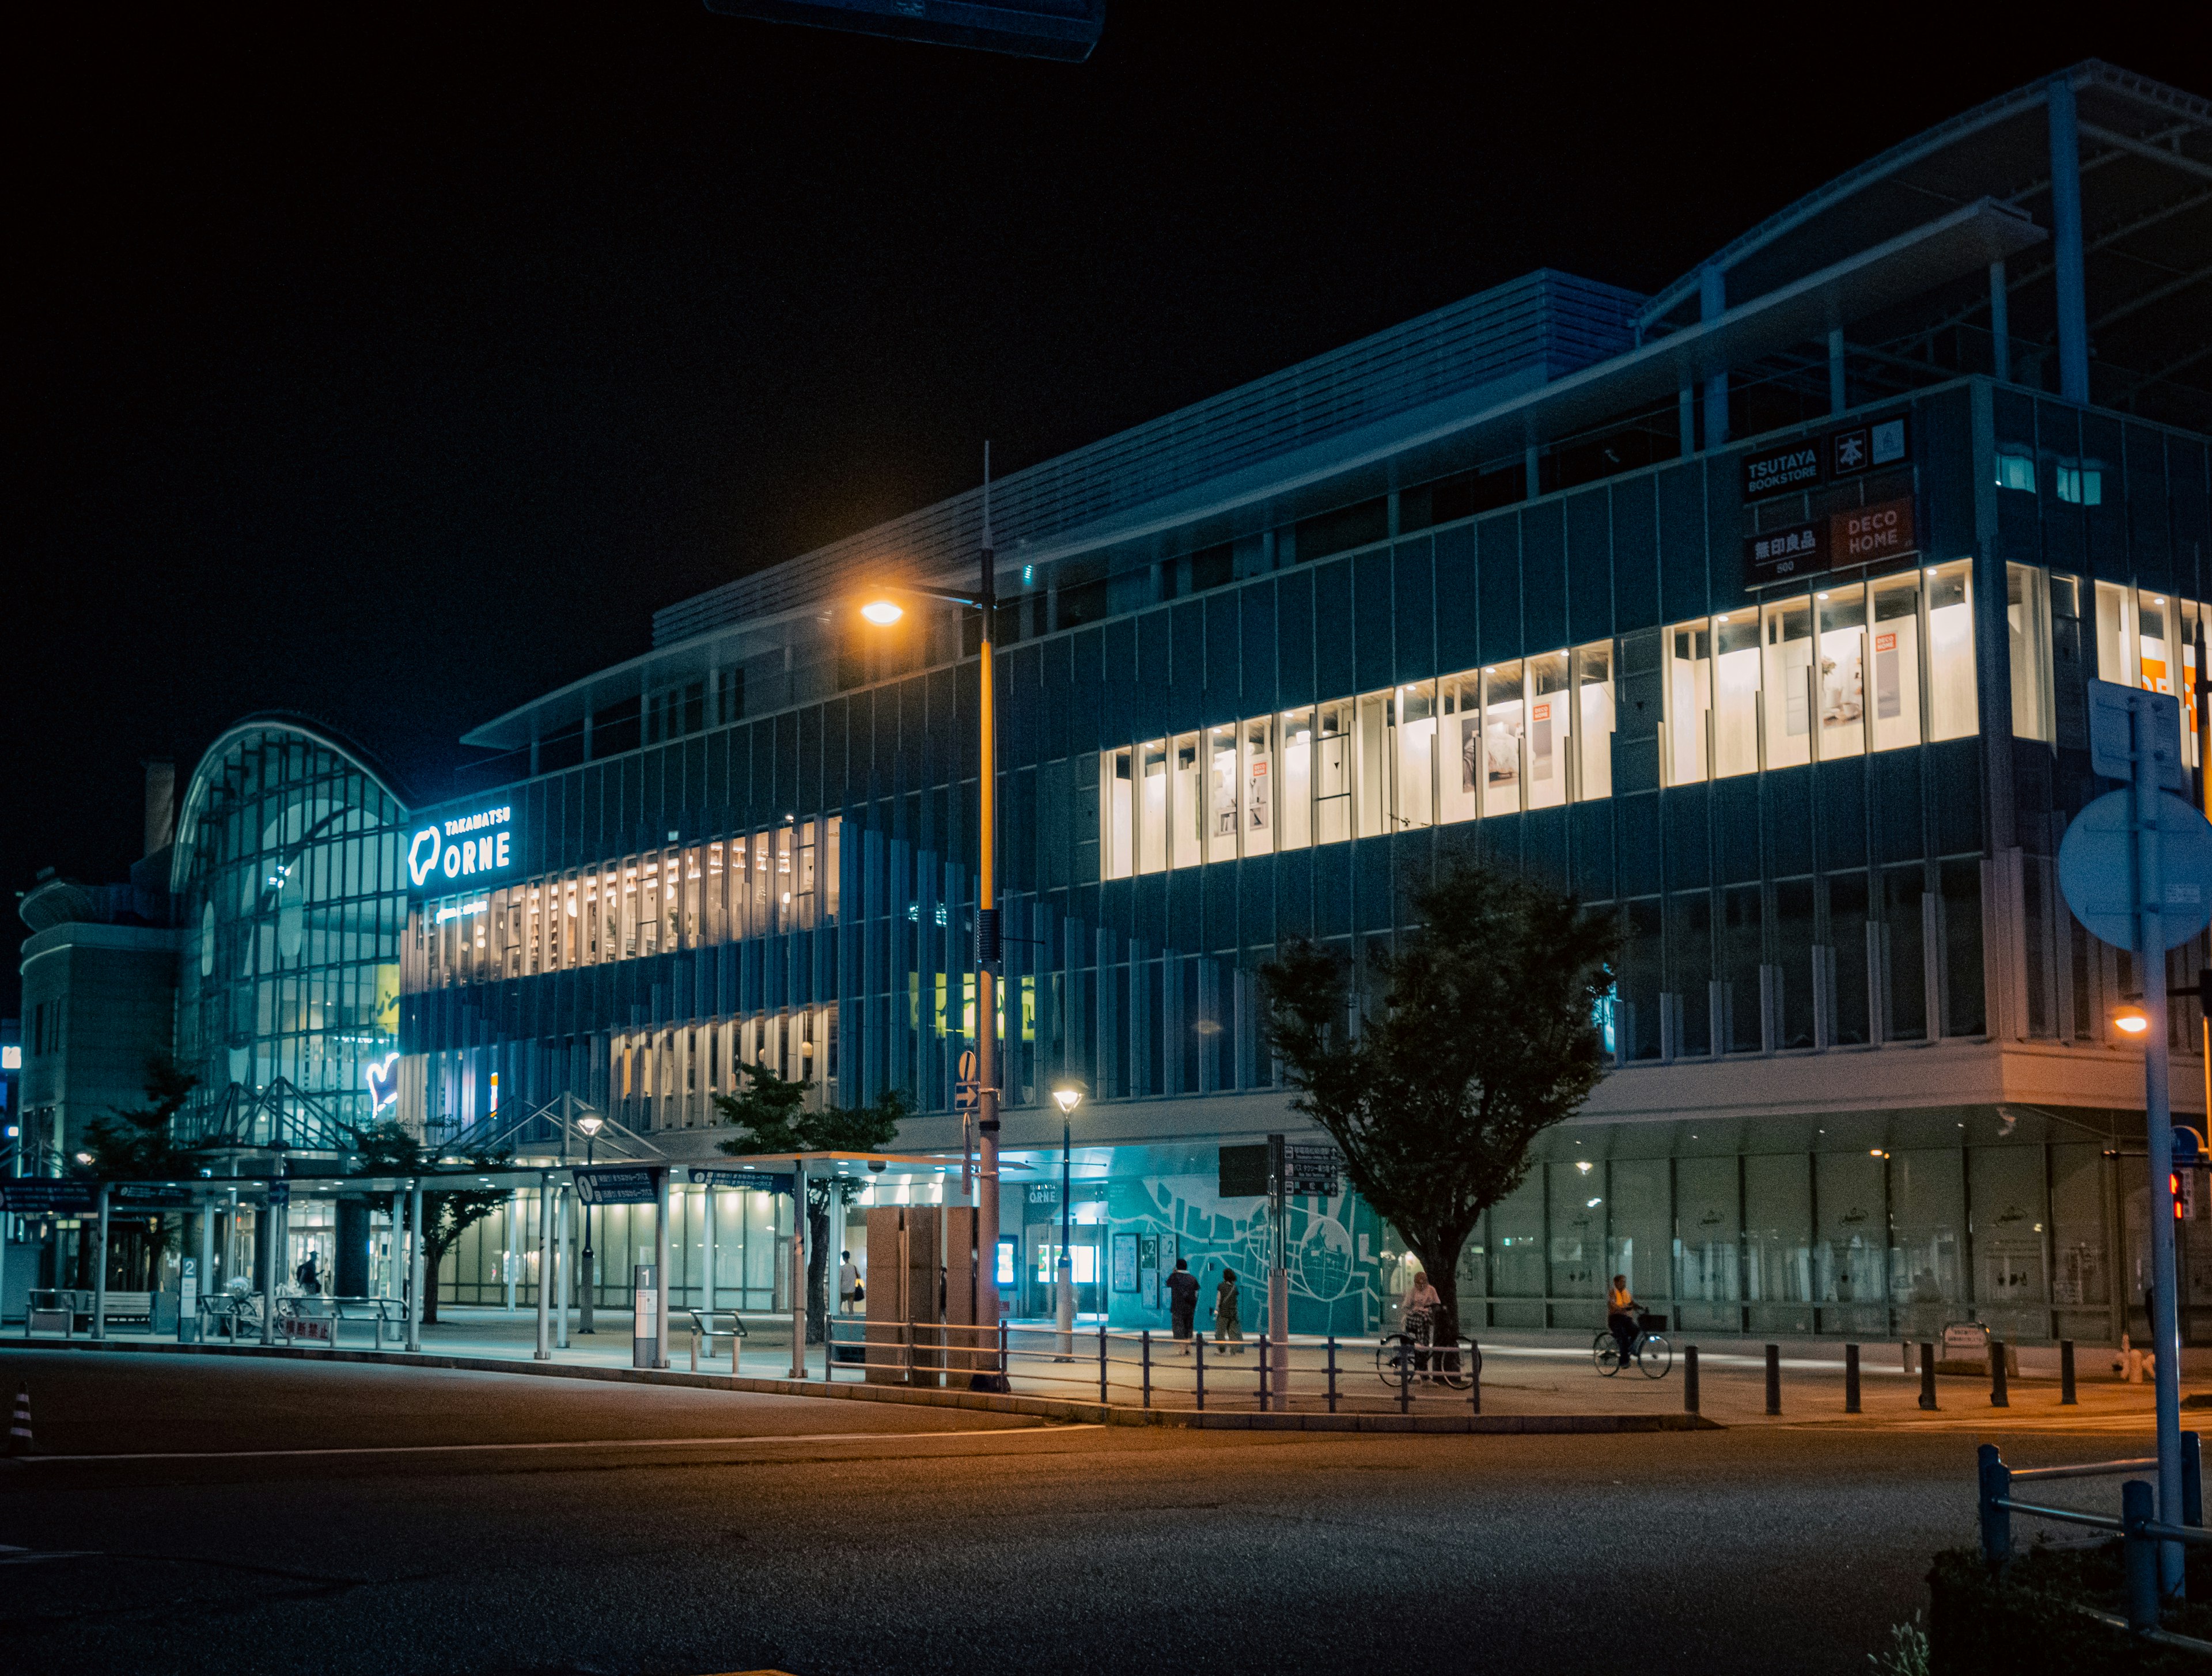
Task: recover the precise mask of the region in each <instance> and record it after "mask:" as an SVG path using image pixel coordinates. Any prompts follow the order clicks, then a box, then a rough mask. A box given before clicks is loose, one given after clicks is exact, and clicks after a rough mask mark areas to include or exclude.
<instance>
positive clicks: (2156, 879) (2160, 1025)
mask: <svg viewBox="0 0 2212 1676" xmlns="http://www.w3.org/2000/svg"><path fill="white" fill-rule="evenodd" d="M2129 717H2130V726H2132V727H2133V728H2134V731H2135V738H2134V741H2133V743H2134V746H2135V752H2134V755H2135V777H2134V792H2135V829H2136V831H2135V841H2136V966H2137V968H2138V969H2140V971H2141V972H2142V990H2143V997H2142V1009H2143V1017H2144V1019H2145V1021H2146V1024H2147V1028H2146V1029H2145V1030H2144V1032H2143V1035H2144V1037H2145V1040H2144V1042H2143V1125H2144V1127H2145V1128H2146V1129H2147V1130H2148V1135H2147V1136H2146V1139H2147V1140H2148V1151H2149V1153H2150V1221H2151V1236H2150V1273H2151V1300H2150V1308H2151V1321H2150V1329H2151V1344H2152V1346H2153V1349H2154V1352H2155V1355H2156V1357H2157V1359H2156V1361H2155V1363H2154V1364H2153V1369H2154V1371H2153V1380H2154V1388H2155V1393H2156V1399H2157V1408H2158V1510H2159V1517H2160V1518H2161V1519H2164V1520H2166V1521H2169V1522H2171V1523H2173V1524H2179V1523H2180V1522H2181V1519H2182V1513H2181V1326H2180V1313H2179V1310H2178V1309H2176V1307H2175V1304H2176V1293H2175V1290H2174V1287H2175V1282H2176V1278H2177V1276H2176V1274H2175V1268H2174V1260H2173V1247H2174V1234H2173V1210H2174V1195H2173V1107H2172V1090H2171V1088H2170V1085H2169V1073H2170V1069H2171V1067H2170V1064H2169V1061H2168V1057H2167V1049H2166V914H2165V904H2166V879H2165V877H2164V874H2165V867H2164V856H2163V851H2162V846H2161V845H2160V841H2159V815H2160V809H2159V802H2160V798H2161V797H2162V796H2163V795H2164V787H2165V781H2166V772H2165V770H2166V763H2165V762H2164V757H2165V755H2166V752H2165V748H2164V745H2163V743H2162V741H2161V740H2160V738H2159V736H2158V729H2157V728H2156V727H2155V726H2154V725H2153V723H2152V720H2151V714H2150V711H2149V708H2148V706H2145V705H2142V704H2137V705H2136V706H2135V707H2133V708H2131V709H2130V712H2129ZM2177 766H2179V765H2177ZM2159 1585H2160V1588H2159V1592H2160V1594H2163V1595H2165V1596H2166V1598H2168V1599H2170V1600H2179V1599H2180V1598H2181V1593H2182V1553H2181V1545H2180V1544H2179V1543H2178V1542H2162V1543H2160V1545H2159Z"/></svg>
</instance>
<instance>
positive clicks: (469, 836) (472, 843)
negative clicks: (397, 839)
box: [407, 803, 522, 896]
mask: <svg viewBox="0 0 2212 1676" xmlns="http://www.w3.org/2000/svg"><path fill="white" fill-rule="evenodd" d="M521 850H522V843H521V835H520V833H518V832H517V831H516V830H515V826H514V806H513V805H512V804H507V803H493V804H486V805H483V807H482V808H480V809H471V810H469V811H465V812H464V813H461V814H458V815H447V816H443V817H440V818H439V819H437V820H435V821H426V822H424V823H422V825H421V826H418V827H416V829H415V832H414V835H413V836H412V837H410V839H409V840H408V841H407V886H408V889H409V890H410V892H411V893H413V894H414V895H416V896H444V895H446V894H447V893H449V892H451V891H453V890H474V889H475V888H476V887H477V886H478V885H483V884H498V883H500V882H501V880H503V879H505V878H506V877H507V876H508V875H509V874H510V873H512V872H513V871H515V869H516V868H517V867H518V866H519V865H520V863H521V859H522V854H521Z"/></svg>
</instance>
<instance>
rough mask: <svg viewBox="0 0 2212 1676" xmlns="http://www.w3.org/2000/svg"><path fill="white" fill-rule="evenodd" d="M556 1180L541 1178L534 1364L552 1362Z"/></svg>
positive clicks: (541, 1176)
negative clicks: (551, 1212)
mask: <svg viewBox="0 0 2212 1676" xmlns="http://www.w3.org/2000/svg"><path fill="white" fill-rule="evenodd" d="M552 1181H553V1178H552V1177H551V1176H550V1175H547V1174H545V1173H544V1172H543V1171H540V1172H539V1173H538V1348H537V1349H535V1350H533V1351H531V1353H530V1356H531V1359H532V1361H534V1362H550V1361H551V1360H552V1359H553V1328H552V1311H553V1218H551V1217H550V1216H549V1215H548V1214H547V1213H546V1212H547V1209H548V1206H549V1205H550V1203H551V1200H552V1198H553V1188H552Z"/></svg>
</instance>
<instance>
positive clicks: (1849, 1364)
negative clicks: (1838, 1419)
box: [1844, 1345, 1859, 1414]
mask: <svg viewBox="0 0 2212 1676" xmlns="http://www.w3.org/2000/svg"><path fill="white" fill-rule="evenodd" d="M1857 1412H1859V1347H1858V1346H1857V1345H1844V1413H1846V1414H1856V1413H1857Z"/></svg>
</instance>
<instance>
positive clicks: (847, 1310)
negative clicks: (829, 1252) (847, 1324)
mask: <svg viewBox="0 0 2212 1676" xmlns="http://www.w3.org/2000/svg"><path fill="white" fill-rule="evenodd" d="M837 1255H838V1258H839V1262H838V1264H837V1313H838V1314H839V1315H851V1314H852V1313H853V1304H854V1301H855V1300H856V1299H858V1298H859V1296H860V1270H859V1269H858V1268H856V1267H854V1264H853V1254H852V1253H851V1252H849V1251H841V1252H839V1253H838V1254H837Z"/></svg>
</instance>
